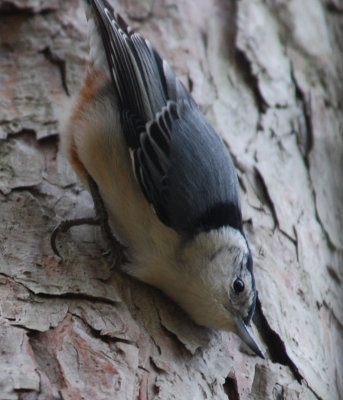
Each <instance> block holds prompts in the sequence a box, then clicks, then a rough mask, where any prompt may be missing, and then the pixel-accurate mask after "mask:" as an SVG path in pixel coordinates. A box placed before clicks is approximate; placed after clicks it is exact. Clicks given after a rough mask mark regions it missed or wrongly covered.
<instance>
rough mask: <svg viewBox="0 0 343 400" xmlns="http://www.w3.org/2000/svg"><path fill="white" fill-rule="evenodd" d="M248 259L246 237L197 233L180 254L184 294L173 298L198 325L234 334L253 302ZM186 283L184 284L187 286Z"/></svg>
mask: <svg viewBox="0 0 343 400" xmlns="http://www.w3.org/2000/svg"><path fill="white" fill-rule="evenodd" d="M251 263H252V260H251V256H250V252H249V248H248V246H247V243H246V240H245V238H244V237H243V236H242V234H241V233H240V232H238V231H237V230H235V229H232V228H228V227H226V228H223V229H220V230H219V231H211V232H207V233H202V234H200V235H199V236H198V237H197V238H196V239H195V240H194V242H193V243H191V244H190V245H189V246H186V248H185V249H184V253H183V264H184V266H183V267H182V268H184V271H183V273H184V279H185V287H184V292H183V293H179V295H178V299H176V298H175V294H176V293H174V295H172V294H171V297H173V298H174V299H175V300H176V301H177V302H178V303H179V304H180V305H181V307H183V308H184V309H185V310H186V311H187V312H188V313H189V314H190V316H191V317H192V318H193V319H194V320H195V322H197V323H198V324H200V325H204V326H208V327H213V328H219V329H224V330H230V331H234V332H237V328H236V322H235V321H236V318H237V317H240V318H242V319H243V320H244V321H246V322H248V319H250V317H251V314H252V311H253V308H254V303H255V285H254V279H253V276H252V273H251ZM186 282H187V283H186Z"/></svg>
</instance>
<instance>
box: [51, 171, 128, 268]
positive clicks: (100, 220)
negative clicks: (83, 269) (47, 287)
mask: <svg viewBox="0 0 343 400" xmlns="http://www.w3.org/2000/svg"><path fill="white" fill-rule="evenodd" d="M88 185H89V189H90V193H91V196H92V198H93V202H94V209H95V214H96V217H90V218H76V219H71V220H65V221H62V222H60V223H59V224H58V225H57V227H56V228H55V229H54V231H53V232H52V235H51V238H50V244H51V248H52V250H53V251H54V253H55V254H56V255H57V256H58V257H60V258H62V257H61V255H60V253H59V251H58V249H57V246H56V239H57V235H58V234H59V233H60V232H67V231H68V230H69V229H70V228H72V227H73V226H80V225H99V226H100V229H101V232H102V234H103V237H104V239H105V241H106V246H107V248H108V250H107V251H106V252H105V254H104V255H106V256H107V255H110V259H109V262H110V263H111V264H112V265H114V266H115V267H118V266H120V265H121V264H123V263H125V262H126V261H127V257H126V255H125V250H126V248H125V246H123V245H122V244H121V243H120V242H119V241H118V240H117V239H116V238H115V237H114V236H113V235H112V232H111V228H110V226H109V224H108V214H107V211H106V208H105V205H104V202H103V200H102V198H101V196H100V193H99V189H98V186H97V184H96V183H95V181H94V180H93V178H92V177H91V176H90V175H88Z"/></svg>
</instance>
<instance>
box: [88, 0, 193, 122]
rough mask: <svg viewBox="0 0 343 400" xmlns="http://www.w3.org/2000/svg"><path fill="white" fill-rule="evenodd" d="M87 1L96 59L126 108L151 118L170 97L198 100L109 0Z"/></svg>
mask: <svg viewBox="0 0 343 400" xmlns="http://www.w3.org/2000/svg"><path fill="white" fill-rule="evenodd" d="M85 2H86V13H87V15H88V21H89V43H90V55H91V59H92V62H93V64H94V65H95V66H97V67H98V68H102V69H106V74H107V75H108V76H110V77H111V79H112V82H113V84H114V87H115V89H116V92H117V95H118V100H119V102H120V105H121V108H122V109H123V110H130V111H132V112H133V113H136V114H137V115H138V116H140V117H141V118H143V119H144V120H145V121H149V120H152V119H154V118H155V116H156V114H157V113H158V112H160V111H161V110H162V108H163V107H165V106H166V105H167V103H168V101H169V100H172V101H175V102H178V101H179V100H187V101H188V102H189V103H192V104H194V102H193V99H192V98H191V96H190V95H189V93H188V92H187V90H186V89H185V88H184V87H183V85H182V83H181V82H180V81H179V80H178V79H177V78H176V76H175V74H174V72H173V71H172V70H171V68H170V67H169V66H168V64H167V63H166V61H165V60H163V59H162V58H161V56H160V55H159V54H158V52H157V51H156V50H155V49H154V48H153V47H152V46H151V44H150V43H149V42H148V41H147V40H144V39H143V38H142V37H141V36H140V35H139V34H137V33H134V32H133V31H132V29H131V28H130V27H129V26H128V25H127V24H126V22H125V21H124V19H123V18H122V17H121V16H120V15H119V14H117V13H116V12H115V11H114V10H113V8H112V7H111V6H110V4H109V3H108V2H107V1H106V0H85ZM105 60H107V62H105ZM105 65H106V66H105Z"/></svg>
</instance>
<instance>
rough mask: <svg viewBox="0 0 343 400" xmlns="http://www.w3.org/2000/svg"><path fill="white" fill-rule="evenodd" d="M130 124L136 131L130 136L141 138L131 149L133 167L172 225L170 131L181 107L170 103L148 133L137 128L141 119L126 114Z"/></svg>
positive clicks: (162, 216)
mask: <svg viewBox="0 0 343 400" xmlns="http://www.w3.org/2000/svg"><path fill="white" fill-rule="evenodd" d="M126 118H129V120H127V121H126V125H127V126H128V127H130V128H131V129H133V130H134V131H135V132H133V133H132V134H130V135H129V136H133V137H137V136H138V137H139V142H137V141H136V142H135V143H132V144H133V145H132V147H130V156H131V161H132V168H133V171H134V175H135V177H136V180H137V181H138V183H139V185H140V187H141V190H142V192H143V194H144V196H145V197H146V199H147V200H148V201H149V203H151V204H152V206H153V207H154V210H155V212H156V214H157V215H158V217H159V218H160V219H161V221H162V222H164V223H165V224H167V225H169V217H168V215H167V211H166V209H165V207H164V206H163V199H164V198H165V196H166V191H167V183H168V182H167V174H168V170H169V165H170V159H169V153H170V140H171V139H170V130H171V128H172V121H173V120H175V119H176V118H179V115H178V111H177V106H176V104H175V103H173V102H168V106H167V107H164V108H163V109H162V111H161V112H160V113H158V114H157V117H156V119H155V120H153V121H150V122H148V123H147V124H146V125H145V129H144V130H140V133H139V134H138V135H137V131H138V129H140V128H141V126H139V125H136V126H135V121H137V120H138V119H135V118H132V116H131V117H130V115H129V114H126Z"/></svg>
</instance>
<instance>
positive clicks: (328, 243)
mask: <svg viewBox="0 0 343 400" xmlns="http://www.w3.org/2000/svg"><path fill="white" fill-rule="evenodd" d="M112 3H113V4H114V5H115V6H116V7H117V9H118V11H119V12H120V13H121V14H122V15H123V16H125V17H126V19H127V20H128V21H129V22H130V25H131V26H132V27H133V28H135V29H136V30H137V31H138V32H139V33H141V34H143V36H145V37H146V38H148V39H149V40H150V41H151V42H152V44H153V45H154V46H155V47H156V48H157V49H158V50H159V51H160V52H161V54H162V55H163V56H164V57H165V58H166V59H167V60H168V61H169V62H170V65H171V66H172V67H173V68H174V69H175V71H176V73H177V75H178V76H179V77H180V78H181V79H182V81H183V82H184V84H185V85H186V87H188V88H189V89H190V91H191V92H192V95H193V96H194V98H195V99H196V101H197V102H198V103H199V105H200V106H201V108H202V110H203V111H204V113H205V114H206V116H207V117H208V118H209V119H210V121H211V122H212V123H213V125H214V126H215V127H216V129H217V130H218V131H219V132H220V133H221V134H222V135H223V137H224V139H225V140H226V142H227V144H228V147H229V149H230V151H231V153H232V155H233V158H234V161H235V165H236V167H237V171H238V175H239V182H240V190H241V198H242V206H243V217H244V221H245V224H244V226H245V231H246V232H247V236H248V239H249V242H250V244H251V247H252V251H253V255H254V265H255V266H254V268H255V276H256V280H257V286H258V290H259V298H260V304H259V307H258V310H257V313H256V317H255V322H256V326H257V328H258V332H259V336H260V340H261V342H262V343H263V348H264V349H265V351H266V360H261V359H258V358H256V357H254V356H252V355H251V354H250V353H249V352H248V351H247V349H246V348H245V347H244V346H243V345H242V344H241V342H240V340H239V339H238V338H237V337H236V336H235V335H234V334H232V333H228V332H218V331H211V330H208V329H205V328H202V327H199V326H197V325H195V324H194V323H193V322H192V321H190V319H189V318H188V317H187V316H186V315H185V314H184V313H183V311H182V310H180V309H179V307H178V306H176V305H175V304H174V303H173V302H171V301H170V300H169V299H168V298H166V297H165V296H164V295H163V294H162V293H160V292H159V291H158V290H156V289H154V288H151V287H148V286H147V285H145V284H143V283H140V282H137V281H135V280H133V279H131V278H130V277H128V276H126V275H124V274H121V273H120V272H118V271H111V269H110V267H109V266H108V264H107V263H106V260H104V258H103V257H102V254H101V248H102V244H103V243H102V239H101V235H100V233H99V230H98V228H94V227H91V226H82V227H78V228H73V229H72V230H71V231H70V232H69V233H66V234H63V235H60V236H59V239H58V240H59V247H60V249H61V253H62V254H63V257H64V261H63V262H62V261H60V260H59V259H58V258H56V257H55V256H54V255H53V253H52V250H51V248H50V244H49V241H50V234H51V232H52V229H53V228H54V226H55V225H56V224H57V223H58V222H59V221H61V220H63V219H67V218H74V217H86V216H91V215H93V206H92V201H91V198H90V196H89V194H88V193H87V192H86V191H85V189H84V188H83V187H82V185H81V184H80V182H79V181H78V179H77V177H76V175H75V173H74V172H73V171H72V169H71V167H70V166H69V165H68V163H67V161H66V160H65V158H64V157H63V155H62V154H61V153H60V151H59V150H58V123H57V121H58V118H59V115H61V114H63V112H64V111H63V110H64V109H65V107H68V104H69V102H70V96H68V94H71V95H73V94H76V93H77V88H78V87H79V85H80V83H81V81H82V77H83V71H84V67H85V60H86V59H87V45H86V22H85V17H84V13H83V8H82V4H81V1H79V0H68V1H67V0H65V1H62V0H6V1H0V102H1V105H0V209H1V211H0V399H1V400H19V399H20V400H33V399H39V400H43V399H56V400H57V399H64V400H67V399H68V400H69V399H70V400H72V399H73V400H74V399H86V400H88V399H89V400H100V399H101V400H107V399H120V400H121V399H123V400H124V399H125V400H126V399H128V400H129V399H130V400H132V399H140V400H143V399H144V400H148V399H149V400H150V399H162V400H167V399H177V400H179V399H194V400H198V399H199V400H202V399H216V400H217V399H218V400H224V399H228V398H229V399H230V400H237V399H241V400H243V399H248V400H250V399H273V400H275V399H277V400H279V399H280V400H281V399H287V400H288V399H292V400H293V399H305V400H307V399H308V400H315V399H316V400H318V399H323V400H324V399H325V400H339V399H342V398H343V372H342V369H343V324H342V321H343V290H342V282H343V268H342V263H343V235H342V230H343V186H342V176H343V157H342V155H343V113H342V104H343V83H342V82H343V80H342V76H343V75H342V73H343V41H342V37H343V2H342V1H340V0H303V1H298V0H288V1H285V0H240V1H234V0H226V1H224V0H210V1H208V0H197V1H187V0H176V1H175V0H155V1H154V0H144V1H143V0H121V1H120V0H118V1H113V2H112Z"/></svg>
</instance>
